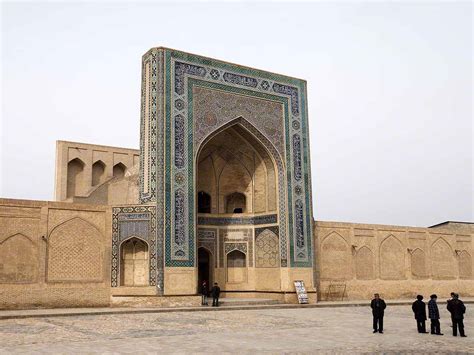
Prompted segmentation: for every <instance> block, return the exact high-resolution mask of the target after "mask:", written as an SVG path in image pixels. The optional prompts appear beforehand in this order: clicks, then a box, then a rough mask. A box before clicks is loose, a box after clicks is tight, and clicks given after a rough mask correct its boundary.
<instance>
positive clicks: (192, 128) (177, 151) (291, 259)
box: [141, 48, 312, 267]
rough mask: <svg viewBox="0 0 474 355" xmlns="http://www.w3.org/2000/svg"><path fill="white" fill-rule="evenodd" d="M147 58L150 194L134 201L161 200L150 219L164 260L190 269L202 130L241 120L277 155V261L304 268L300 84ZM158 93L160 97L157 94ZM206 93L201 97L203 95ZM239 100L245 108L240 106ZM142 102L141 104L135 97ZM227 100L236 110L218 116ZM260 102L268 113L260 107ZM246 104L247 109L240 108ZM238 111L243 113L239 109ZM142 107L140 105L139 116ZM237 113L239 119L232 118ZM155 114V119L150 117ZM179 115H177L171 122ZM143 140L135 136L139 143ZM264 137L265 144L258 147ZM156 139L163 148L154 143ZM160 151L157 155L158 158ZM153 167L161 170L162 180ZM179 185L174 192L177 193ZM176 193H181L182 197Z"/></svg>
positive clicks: (230, 68) (307, 248) (183, 58)
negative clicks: (159, 229)
mask: <svg viewBox="0 0 474 355" xmlns="http://www.w3.org/2000/svg"><path fill="white" fill-rule="evenodd" d="M150 57H151V59H150V60H151V79H150V80H149V83H150V85H151V90H150V91H146V90H142V96H145V95H146V94H144V93H145V92H150V93H151V99H150V100H149V102H151V108H150V110H149V114H147V115H148V117H149V118H148V119H149V120H150V129H149V131H150V133H149V137H150V139H149V144H148V147H143V149H150V154H149V156H150V158H149V159H150V167H149V171H150V174H149V175H150V183H149V190H150V193H149V195H146V194H144V193H143V192H142V193H141V201H146V199H147V198H156V194H158V196H159V197H158V198H156V202H157V205H158V204H160V203H163V202H164V204H163V205H162V210H161V211H162V213H161V214H160V213H159V214H160V215H161V217H157V218H161V220H158V219H157V223H158V224H160V226H161V225H162V226H164V232H165V233H164V239H165V258H166V265H167V266H174V267H176V266H178V267H179V266H187V267H189V266H195V247H196V244H195V240H196V236H195V234H196V222H199V221H196V216H195V202H194V201H195V187H194V186H195V157H196V155H197V150H198V149H199V144H200V142H202V140H203V139H205V138H206V137H207V136H208V135H209V134H212V133H213V132H215V131H216V130H220V129H221V128H222V127H223V125H226V124H228V122H231V121H232V120H235V119H237V118H239V117H240V118H241V122H239V124H241V123H243V122H247V123H248V126H252V127H253V132H252V134H254V135H255V136H257V135H258V136H259V137H260V138H259V137H257V139H258V140H259V141H260V142H262V141H264V142H262V144H263V145H264V146H265V147H266V148H267V149H268V150H269V151H270V150H273V151H274V152H272V153H271V155H272V157H273V158H274V159H275V157H279V161H280V163H278V161H277V165H278V164H280V165H279V171H278V185H279V186H278V191H279V195H278V196H279V204H278V222H277V223H278V224H279V227H280V228H279V241H280V258H281V260H280V264H281V266H283V267H285V266H287V265H288V266H292V267H310V266H311V265H312V257H311V255H312V244H311V243H312V242H311V225H310V223H311V218H312V215H311V188H310V186H309V183H310V171H309V169H310V167H309V151H308V149H309V147H308V130H307V107H306V83H305V82H304V81H302V80H299V79H294V78H290V77H286V76H283V75H278V74H273V73H268V72H264V71H260V70H255V69H250V68H245V67H241V66H237V65H233V64H229V63H225V62H220V61H217V60H213V59H209V58H203V57H199V56H195V55H191V54H187V53H183V52H179V51H174V50H169V49H161V48H159V49H153V50H151V51H150V52H149V53H147V54H146V55H145V56H144V63H145V61H146V60H148V59H149V58H150ZM153 59H154V60H155V64H153ZM154 68H155V70H154ZM156 69H157V70H158V72H157V71H156ZM145 72H146V70H145ZM144 75H145V74H144ZM160 80H162V81H160ZM206 90H207V91H206ZM193 91H195V92H193ZM210 93H214V94H216V95H221V96H222V99H223V100H224V101H225V100H227V101H228V102H227V101H225V105H223V107H219V102H224V101H222V100H221V99H215V100H213V98H212V94H210ZM157 94H158V95H160V96H159V98H158V99H157V98H156V95H157ZM154 95H155V96H154ZM203 95H204V96H203ZM205 95H207V96H206V97H207V99H205V100H204V99H203V97H205ZM243 97H247V99H245V98H243ZM200 100H201V101H200ZM229 100H230V101H229ZM233 100H234V101H233ZM236 100H237V101H236ZM239 100H241V103H242V104H243V105H242V106H245V105H247V106H246V107H247V108H245V107H244V108H243V109H242V108H240V107H241V106H240V102H239ZM246 100H247V101H246ZM252 100H260V102H261V103H262V104H261V105H256V106H254V108H252V107H251V106H248V105H249V104H248V103H249V102H253V101H252ZM232 101H233V102H232ZM142 102H147V101H146V100H144V99H143V98H142ZM245 102H247V103H245ZM235 103H239V105H237V106H236V105H235ZM275 104H278V105H280V107H283V109H282V110H280V109H279V110H280V112H281V114H280V115H278V116H279V118H278V119H275V120H272V119H270V118H269V117H271V116H272V115H274V114H275V117H277V115H276V112H277V111H275V109H274V108H273V107H274V105H275ZM226 105H227V107H228V109H229V110H234V111H235V112H234V113H231V114H229V115H228V116H225V110H226ZM266 106H268V107H269V110H268V111H265V110H266V109H265V108H264V107H266ZM199 107H202V108H203V109H198V111H196V112H198V113H199V114H198V116H194V112H195V108H199ZM232 107H234V108H232ZM275 107H276V106H275ZM247 109H248V110H249V112H245V110H247ZM239 110H243V111H241V112H239V113H238V111H239ZM258 110H263V111H262V114H261V115H260V114H259V115H258V116H259V117H255V119H254V118H253V116H252V113H253V114H255V113H256V112H258ZM145 111H146V110H145V109H144V108H143V109H142V117H143V119H145ZM146 112H148V111H146ZM236 113H238V115H239V116H238V117H235V116H234V115H235V114H236ZM157 115H158V116H159V117H160V118H159V119H156V117H157ZM178 115H180V117H182V120H181V119H178V120H177V121H176V120H175V119H176V117H177V116H178ZM267 117H268V118H267ZM252 119H254V121H251V120H252ZM221 120H223V121H221ZM160 124H161V125H162V126H161V127H160V126H159V125H160ZM277 125H279V126H278V128H276V127H277ZM280 127H281V128H280ZM160 128H162V130H160ZM272 129H273V131H272ZM142 131H144V130H142ZM183 131H184V135H183ZM255 131H257V133H258V134H257V133H255ZM142 135H143V133H142ZM153 137H154V139H155V144H153ZM296 137H298V138H296ZM144 141H145V140H144V139H141V142H144ZM265 142H270V144H267V145H265ZM157 143H158V144H157ZM161 143H163V144H164V146H165V149H163V146H160V145H161ZM269 146H270V147H269ZM295 147H296V149H295ZM163 152H164V153H165V155H164V156H163ZM142 155H143V154H142ZM160 155H161V157H163V158H164V159H163V160H161V161H160V160H159V159H160ZM275 160H276V159H275ZM156 164H158V169H156V167H157V165H156ZM160 164H161V165H160ZM142 166H143V164H142ZM153 166H154V167H155V168H153ZM142 170H143V169H142V168H141V171H142ZM160 171H161V173H164V175H163V177H164V180H162V181H161V183H160V181H159V176H158V174H159V172H160ZM141 182H143V180H141ZM142 186H143V185H142ZM153 188H154V190H153ZM158 189H160V190H159V191H158ZM178 190H180V191H181V192H179V193H177V191H178ZM153 191H155V195H154V196H153ZM182 194H184V198H181V195H182ZM152 196H153V197H152ZM182 201H184V205H182V204H181V203H182ZM157 208H159V207H158V206H157ZM164 216H166V219H164V218H163V217H164ZM288 250H289V252H288Z"/></svg>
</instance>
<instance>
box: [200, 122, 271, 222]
mask: <svg viewBox="0 0 474 355" xmlns="http://www.w3.org/2000/svg"><path fill="white" fill-rule="evenodd" d="M196 165H197V179H196V181H197V185H198V186H197V191H206V192H207V193H209V194H210V196H211V200H212V205H211V213H234V209H235V208H238V209H239V208H242V212H243V213H260V212H271V211H276V210H277V205H278V201H277V200H278V198H277V172H276V170H277V169H276V166H275V163H274V161H273V159H272V157H271V156H270V154H269V153H268V151H267V149H266V148H265V147H264V146H263V144H262V143H261V142H260V141H259V140H258V139H257V138H256V137H255V136H254V135H253V134H252V133H250V132H249V131H248V130H247V129H246V128H244V127H243V126H241V124H240V123H238V121H236V123H235V124H233V125H230V126H227V127H226V128H223V129H222V130H220V131H217V132H216V133H214V134H213V135H211V136H210V137H209V138H208V139H207V140H206V141H205V142H204V143H203V144H202V145H201V147H200V149H199V152H198V154H197V162H196ZM234 193H238V194H240V195H235V196H242V195H243V196H245V206H241V203H240V202H239V206H235V207H233V208H232V207H231V206H233V203H234V202H232V201H230V200H229V199H228V198H229V197H230V196H231V195H232V194H234ZM229 202H230V203H229ZM228 206H229V207H228Z"/></svg>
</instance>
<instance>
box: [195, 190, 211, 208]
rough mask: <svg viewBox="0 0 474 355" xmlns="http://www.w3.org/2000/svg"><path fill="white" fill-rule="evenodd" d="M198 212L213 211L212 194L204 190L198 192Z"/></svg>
mask: <svg viewBox="0 0 474 355" xmlns="http://www.w3.org/2000/svg"><path fill="white" fill-rule="evenodd" d="M198 213H211V196H210V195H209V194H207V193H205V192H204V191H199V192H198Z"/></svg>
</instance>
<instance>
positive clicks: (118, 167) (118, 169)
mask: <svg viewBox="0 0 474 355" xmlns="http://www.w3.org/2000/svg"><path fill="white" fill-rule="evenodd" d="M112 172H113V176H114V178H116V179H121V178H123V177H124V176H125V173H126V172H127V167H126V166H125V165H123V164H122V163H117V164H115V165H114V168H113V170H112Z"/></svg>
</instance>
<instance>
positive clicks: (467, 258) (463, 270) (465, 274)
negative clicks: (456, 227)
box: [458, 250, 472, 279]
mask: <svg viewBox="0 0 474 355" xmlns="http://www.w3.org/2000/svg"><path fill="white" fill-rule="evenodd" d="M458 258H459V259H458V260H459V278H461V279H472V258H471V255H470V254H469V253H468V252H467V251H466V250H463V251H461V252H460V253H459V255H458Z"/></svg>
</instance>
